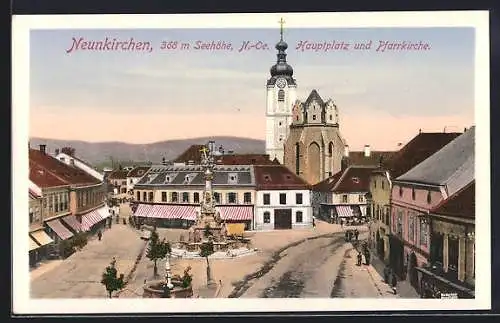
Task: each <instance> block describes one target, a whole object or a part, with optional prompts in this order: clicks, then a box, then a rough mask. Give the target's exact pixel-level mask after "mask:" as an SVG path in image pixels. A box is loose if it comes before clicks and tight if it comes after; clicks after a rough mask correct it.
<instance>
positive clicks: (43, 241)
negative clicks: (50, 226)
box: [30, 230, 54, 246]
mask: <svg viewBox="0 0 500 323" xmlns="http://www.w3.org/2000/svg"><path fill="white" fill-rule="evenodd" d="M30 235H31V237H32V238H33V239H34V240H35V241H36V242H38V244H39V245H40V246H45V245H48V244H50V243H52V242H54V240H52V238H51V237H49V235H48V234H47V233H45V231H43V230H38V231H34V232H31V233H30Z"/></svg>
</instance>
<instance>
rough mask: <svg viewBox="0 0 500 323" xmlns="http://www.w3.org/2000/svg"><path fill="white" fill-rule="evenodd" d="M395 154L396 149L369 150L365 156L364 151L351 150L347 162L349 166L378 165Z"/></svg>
mask: <svg viewBox="0 0 500 323" xmlns="http://www.w3.org/2000/svg"><path fill="white" fill-rule="evenodd" d="M395 154H396V151H371V152H370V156H367V157H365V152H364V151H351V152H349V158H348V159H347V164H348V165H349V166H379V165H380V163H382V164H384V163H385V162H386V161H387V160H389V159H391V158H392V157H393V156H394V155H395Z"/></svg>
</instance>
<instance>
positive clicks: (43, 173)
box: [29, 160, 69, 192]
mask: <svg viewBox="0 0 500 323" xmlns="http://www.w3.org/2000/svg"><path fill="white" fill-rule="evenodd" d="M29 167H30V181H32V182H33V183H35V184H36V185H37V186H39V187H41V188H47V187H56V186H64V185H69V183H68V182H66V181H63V180H62V179H60V178H58V177H57V176H54V175H52V173H50V172H49V171H47V170H46V169H45V168H43V167H41V166H39V165H37V164H36V163H35V162H33V161H31V160H30V161H29ZM30 192H31V190H30Z"/></svg>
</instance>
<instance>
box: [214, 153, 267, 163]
mask: <svg viewBox="0 0 500 323" xmlns="http://www.w3.org/2000/svg"><path fill="white" fill-rule="evenodd" d="M215 161H216V162H217V164H220V165H270V164H273V161H271V160H270V159H269V155H267V154H231V155H221V156H215Z"/></svg>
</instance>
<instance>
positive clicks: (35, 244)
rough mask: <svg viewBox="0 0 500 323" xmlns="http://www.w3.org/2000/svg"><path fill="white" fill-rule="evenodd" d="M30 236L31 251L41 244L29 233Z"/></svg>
mask: <svg viewBox="0 0 500 323" xmlns="http://www.w3.org/2000/svg"><path fill="white" fill-rule="evenodd" d="M28 238H29V239H30V251H32V250H35V249H38V248H40V245H39V244H38V243H37V242H36V241H35V240H33V238H32V237H30V236H29V235H28Z"/></svg>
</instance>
